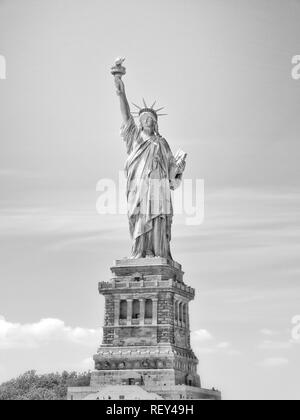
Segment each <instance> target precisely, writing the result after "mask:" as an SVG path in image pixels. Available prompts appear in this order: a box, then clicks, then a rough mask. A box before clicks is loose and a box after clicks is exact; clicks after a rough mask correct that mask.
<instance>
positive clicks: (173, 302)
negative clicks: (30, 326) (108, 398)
mask: <svg viewBox="0 0 300 420" xmlns="http://www.w3.org/2000/svg"><path fill="white" fill-rule="evenodd" d="M111 271H112V274H113V277H112V279H111V280H110V281H109V282H101V283H99V292H100V294H101V295H103V296H104V297H105V321H104V327H103V343H102V345H101V346H100V348H99V349H98V352H97V354H96V355H95V356H94V361H95V371H94V372H93V373H92V378H91V386H90V388H89V389H85V392H84V393H83V389H82V388H72V389H71V388H70V389H69V393H68V398H69V399H82V398H83V397H84V396H87V395H88V394H91V393H95V392H98V391H100V390H101V389H103V387H108V386H110V387H111V386H118V387H119V386H120V385H123V386H125V385H126V386H129V385H132V386H133V385H135V386H136V385H138V386H140V387H142V388H143V390H145V391H148V392H149V393H152V394H153V393H154V394H157V395H159V396H161V397H163V398H165V399H213V400H218V399H220V398H221V395H220V393H219V392H217V391H208V390H204V389H202V388H201V382H200V377H199V375H198V373H197V366H198V360H197V358H196V356H195V355H194V353H193V350H192V348H191V342H190V323H189V302H190V301H191V300H193V299H194V296H195V291H194V289H192V288H190V287H188V286H186V285H185V284H184V282H183V275H184V273H183V271H182V268H181V266H180V264H178V263H176V262H173V261H169V260H167V259H164V258H149V259H140V260H131V259H124V260H119V261H116V262H115V264H114V266H113V267H112V268H111Z"/></svg>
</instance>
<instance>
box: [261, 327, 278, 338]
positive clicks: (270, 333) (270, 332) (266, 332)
mask: <svg viewBox="0 0 300 420" xmlns="http://www.w3.org/2000/svg"><path fill="white" fill-rule="evenodd" d="M260 333H261V334H262V335H266V336H267V337H273V336H275V335H278V334H279V332H278V331H273V330H269V329H267V328H264V329H262V330H260Z"/></svg>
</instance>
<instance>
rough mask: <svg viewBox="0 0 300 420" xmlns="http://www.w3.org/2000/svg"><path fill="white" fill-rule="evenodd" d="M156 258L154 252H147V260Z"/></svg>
mask: <svg viewBox="0 0 300 420" xmlns="http://www.w3.org/2000/svg"><path fill="white" fill-rule="evenodd" d="M154 257H155V255H154V252H152V251H147V253H146V258H154Z"/></svg>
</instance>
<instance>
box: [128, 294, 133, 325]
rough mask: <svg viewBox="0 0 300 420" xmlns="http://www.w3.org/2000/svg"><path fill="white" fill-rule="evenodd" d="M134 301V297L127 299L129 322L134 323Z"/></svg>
mask: <svg viewBox="0 0 300 420" xmlns="http://www.w3.org/2000/svg"><path fill="white" fill-rule="evenodd" d="M132 302H133V299H127V324H128V325H131V324H132Z"/></svg>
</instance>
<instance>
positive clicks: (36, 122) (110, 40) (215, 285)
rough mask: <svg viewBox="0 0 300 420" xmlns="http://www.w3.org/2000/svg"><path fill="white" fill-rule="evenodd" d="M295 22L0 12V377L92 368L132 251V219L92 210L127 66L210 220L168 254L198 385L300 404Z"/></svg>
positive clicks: (252, 12)
mask: <svg viewBox="0 0 300 420" xmlns="http://www.w3.org/2000/svg"><path fill="white" fill-rule="evenodd" d="M299 20H300V1H299V0H286V1H284V2H283V1H281V0H273V1H272V2H270V1H267V0H251V1H250V0H226V2H225V1H222V0H164V1H163V2H161V1H158V0H153V1H152V2H151V3H149V2H146V1H144V0H139V1H138V0H128V1H126V2H124V1H121V0H116V1H114V2H106V1H103V0H51V1H50V0H42V1H41V0H26V2H25V1H23V0H0V55H1V56H3V57H5V61H6V79H5V80H0V148H1V149H0V151H1V152H0V247H1V248H0V249H1V252H0V290H1V293H0V382H2V381H5V380H7V379H9V378H12V377H14V376H16V375H18V374H20V373H23V372H25V371H26V370H29V369H37V370H38V371H39V372H50V371H62V370H64V369H66V370H73V369H75V370H79V371H82V370H85V369H89V368H91V366H92V365H91V356H92V355H93V354H94V353H95V352H96V349H97V347H98V345H99V343H100V341H101V334H102V332H101V325H102V323H103V314H104V305H103V298H102V297H100V296H99V295H98V292H97V283H98V282H99V281H104V280H109V278H110V267H111V266H112V264H113V261H114V260H116V259H119V258H122V257H124V256H127V255H128V254H129V251H130V239H129V233H128V226H127V218H126V216H125V215H123V214H115V215H113V214H111V215H99V214H97V211H96V203H97V200H98V198H99V192H97V191H96V186H97V183H98V182H99V180H102V179H104V178H105V179H110V180H115V181H117V180H118V177H119V172H120V171H122V168H123V166H124V162H125V159H126V153H125V147H124V144H123V143H122V141H121V139H120V136H119V130H120V125H121V115H120V111H119V105H118V99H117V98H116V95H115V88H114V84H113V78H112V76H111V74H110V67H111V66H112V64H113V62H114V59H115V58H116V57H118V56H124V57H126V68H127V75H126V76H125V78H124V82H125V84H126V90H127V94H128V98H129V100H130V102H135V103H141V100H142V97H145V99H146V100H147V101H148V102H154V100H157V101H158V104H159V105H161V106H166V112H167V113H168V116H167V117H164V118H162V119H161V120H160V121H159V126H160V132H161V134H162V135H163V136H164V137H165V138H166V139H167V140H168V142H169V143H170V146H171V148H172V150H174V151H176V150H177V149H179V148H181V149H183V150H185V151H186V152H187V153H188V164H187V169H186V173H185V178H186V179H190V180H193V181H195V180H196V179H203V180H204V183H205V197H204V198H205V200H204V203H205V218H204V222H203V223H202V224H201V225H189V224H187V223H186V217H185V215H177V216H176V217H175V220H174V227H173V242H172V252H173V256H174V258H175V259H176V260H177V261H178V262H180V263H181V264H182V265H183V269H184V271H185V273H186V274H185V282H186V283H187V284H188V285H190V286H192V287H194V288H195V289H196V299H195V302H194V303H192V304H191V308H190V311H191V329H192V342H193V348H194V350H195V352H196V354H197V355H198V357H199V361H200V364H199V373H200V375H201V378H202V383H203V386H205V387H208V388H209V387H213V386H214V387H215V388H218V389H221V391H222V393H223V397H224V399H229V400H230V399H299V398H300V379H299V374H298V372H299V370H300V358H299V346H300V341H299V340H296V339H295V338H293V335H292V329H293V324H292V320H293V318H294V317H295V316H296V315H299V314H300V283H299V277H300V260H299V254H300V227H299V222H300V211H299V209H300V188H299V187H300V185H299V175H300V169H299V152H300V146H299V141H298V140H299V133H300V119H299V111H300V80H294V79H293V78H292V58H293V57H294V56H296V55H300V47H299V39H300V26H299ZM1 62H3V60H2V61H1ZM120 200H121V201H122V196H121V197H120Z"/></svg>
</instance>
